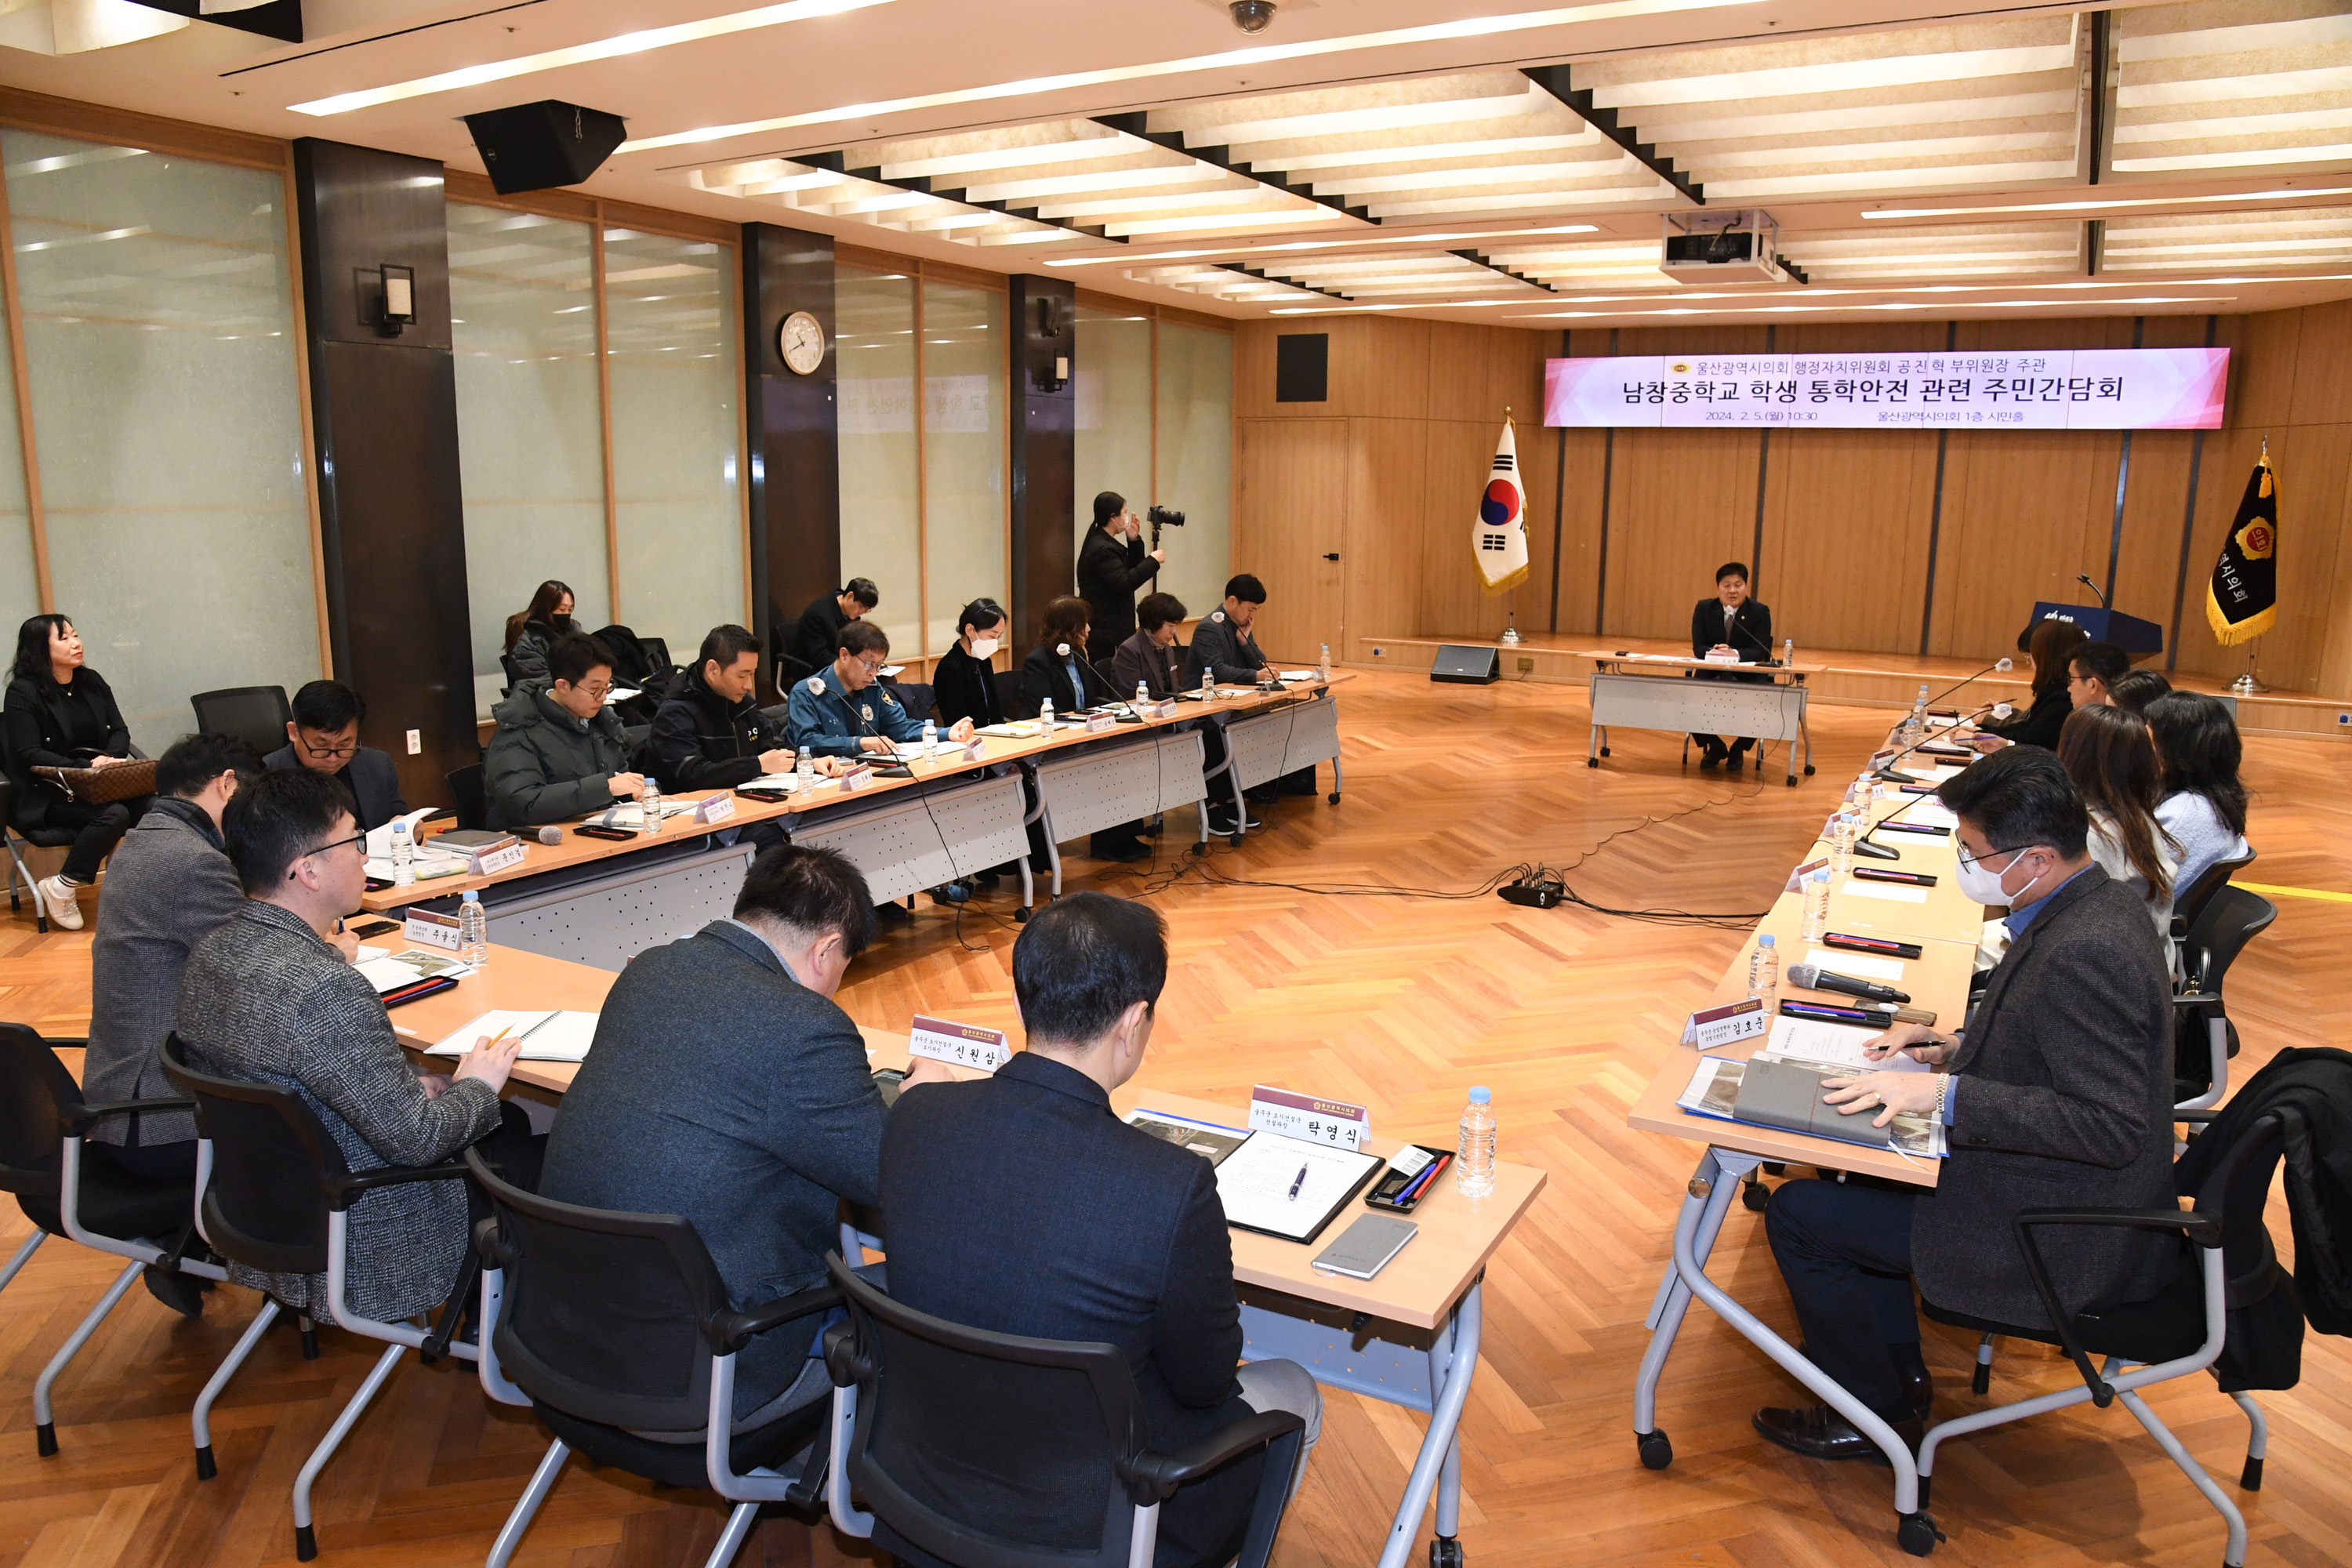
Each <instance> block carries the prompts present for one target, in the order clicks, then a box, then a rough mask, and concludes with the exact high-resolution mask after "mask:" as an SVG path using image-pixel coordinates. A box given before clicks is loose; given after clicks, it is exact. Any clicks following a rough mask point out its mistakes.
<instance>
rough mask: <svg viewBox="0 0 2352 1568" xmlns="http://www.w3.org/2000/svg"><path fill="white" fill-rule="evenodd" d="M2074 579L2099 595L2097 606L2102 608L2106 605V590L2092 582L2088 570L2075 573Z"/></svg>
mask: <svg viewBox="0 0 2352 1568" xmlns="http://www.w3.org/2000/svg"><path fill="white" fill-rule="evenodd" d="M2074 581H2075V582H2077V583H2080V584H2083V586H2084V587H2085V588H2088V589H2089V590H2090V591H2091V592H2092V593H2094V594H2096V595H2098V596H2099V608H2101V609H2103V610H2104V609H2106V608H2107V607H2108V605H2107V591H2106V590H2105V588H2102V587H2100V586H2099V585H2098V584H2096V583H2094V582H2092V581H2091V574H2089V573H2088V572H2077V573H2075V574H2074Z"/></svg>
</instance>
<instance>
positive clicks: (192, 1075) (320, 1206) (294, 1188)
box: [156, 1034, 351, 1274]
mask: <svg viewBox="0 0 2352 1568" xmlns="http://www.w3.org/2000/svg"><path fill="white" fill-rule="evenodd" d="M156 1051H157V1054H158V1055H159V1056H160V1057H161V1058H162V1060H163V1076H164V1077H166V1078H168V1079H171V1080H172V1082H173V1084H174V1085H176V1086H177V1087H178V1088H179V1089H180V1091H181V1092H182V1093H183V1094H185V1095H186V1096H187V1097H188V1098H190V1099H191V1100H194V1101H195V1102H196V1131H197V1133H198V1135H199V1136H201V1137H205V1138H209V1139H211V1140H212V1145H213V1163H212V1174H211V1176H210V1177H209V1179H207V1180H206V1182H205V1194H204V1200H203V1215H204V1221H205V1239H206V1240H207V1241H209V1242H211V1243H212V1247H213V1250H214V1251H215V1252H217V1253H219V1254H220V1255H221V1256H222V1257H224V1258H227V1259H229V1260H230V1261H231V1262H233V1263H242V1264H244V1265H245V1266H246V1267H247V1268H258V1269H260V1270H262V1271H263V1272H265V1273H269V1274H324V1273H325V1272H326V1271H327V1203H328V1199H327V1194H328V1190H329V1184H330V1183H332V1182H335V1181H338V1180H340V1179H341V1178H342V1177H344V1176H348V1175H349V1174H350V1173H351V1167H350V1166H348V1165H346V1164H345V1163H343V1152H342V1151H341V1149H338V1148H337V1147H335V1141H334V1140H333V1139H332V1138H330V1137H329V1136H328V1135H327V1130H326V1129H325V1128H324V1127H322V1126H320V1124H319V1119H318V1117H317V1116H316V1115H314V1114H313V1113H312V1112H311V1110H310V1107H309V1106H308V1105H305V1104H304V1103H303V1102H302V1097H301V1096H300V1095H299V1094H297V1093H295V1092H294V1091H293V1090H292V1089H280V1088H278V1086H277V1085H276V1084H268V1083H247V1082H246V1081H244V1080H243V1079H230V1078H222V1077H219V1076H218V1075H216V1074H214V1073H209V1072H205V1071H204V1070H202V1069H200V1068H195V1067H192V1066H190V1065H189V1062H188V1054H187V1048H186V1047H185V1046H184V1045H183V1044H182V1043H181V1040H180V1037H179V1036H178V1035H176V1034H173V1035H167V1036H165V1037H164V1038H163V1044H162V1045H161V1046H159V1047H156Z"/></svg>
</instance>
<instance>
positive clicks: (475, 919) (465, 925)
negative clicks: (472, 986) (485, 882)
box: [457, 888, 490, 969]
mask: <svg viewBox="0 0 2352 1568" xmlns="http://www.w3.org/2000/svg"><path fill="white" fill-rule="evenodd" d="M457 962H458V963H464V964H468V965H471V966H472V967H473V968H476V969H479V968H481V967H482V966H483V965H484V964H487V963H489V962H490V916H489V911H488V910H485V909H483V908H482V890H481V889H479V888H468V889H466V897H465V899H464V900H463V901H462V902H460V903H459V904H458V905H457Z"/></svg>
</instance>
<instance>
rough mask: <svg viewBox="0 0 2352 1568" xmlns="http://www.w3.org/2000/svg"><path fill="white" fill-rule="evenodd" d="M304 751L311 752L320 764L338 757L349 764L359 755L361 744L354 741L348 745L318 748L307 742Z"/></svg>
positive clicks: (303, 746)
mask: <svg viewBox="0 0 2352 1568" xmlns="http://www.w3.org/2000/svg"><path fill="white" fill-rule="evenodd" d="M302 749H303V750H304V751H306V752H310V755H312V756H314V757H316V758H318V759H319V760H320V762H327V761H330V760H331V759H333V758H336V757H341V758H343V759H344V760H345V761H346V762H348V761H349V760H351V759H352V758H353V757H355V756H357V755H359V752H360V743H359V742H358V741H356V740H354V741H352V742H351V743H349V744H348V745H341V746H318V745H313V744H311V743H310V742H309V741H308V740H305V741H304V742H302Z"/></svg>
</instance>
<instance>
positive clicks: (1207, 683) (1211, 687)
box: [1201, 665, 1217, 702]
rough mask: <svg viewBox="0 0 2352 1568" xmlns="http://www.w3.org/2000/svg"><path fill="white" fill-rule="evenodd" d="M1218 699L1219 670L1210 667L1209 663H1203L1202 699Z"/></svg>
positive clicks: (1206, 700)
mask: <svg viewBox="0 0 2352 1568" xmlns="http://www.w3.org/2000/svg"><path fill="white" fill-rule="evenodd" d="M1201 700H1202V701H1203V702H1214V701H1215V700H1217V672H1216V671H1215V670H1213V669H1212V668H1209V667H1208V666H1207V665H1202V667H1201Z"/></svg>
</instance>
